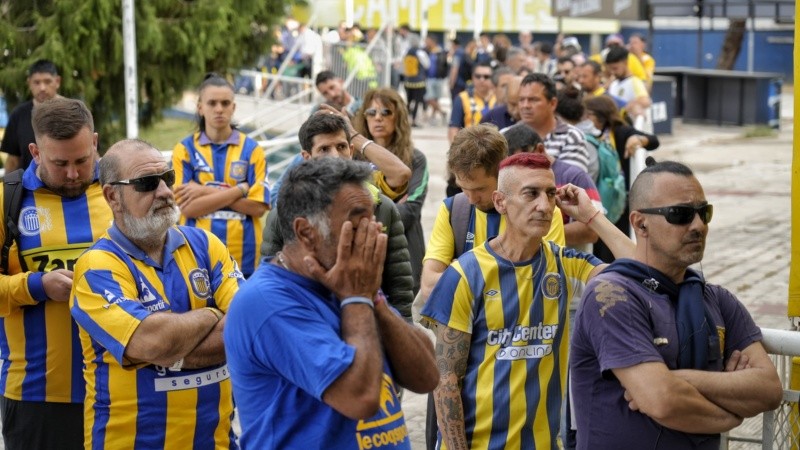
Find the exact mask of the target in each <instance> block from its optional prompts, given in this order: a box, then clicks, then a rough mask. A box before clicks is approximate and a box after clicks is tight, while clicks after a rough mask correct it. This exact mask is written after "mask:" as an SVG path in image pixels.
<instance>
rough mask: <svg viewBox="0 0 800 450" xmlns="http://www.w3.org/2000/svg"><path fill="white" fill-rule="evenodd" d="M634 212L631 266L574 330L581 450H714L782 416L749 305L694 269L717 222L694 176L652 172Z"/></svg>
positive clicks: (602, 291)
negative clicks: (771, 413) (747, 421)
mask: <svg viewBox="0 0 800 450" xmlns="http://www.w3.org/2000/svg"><path fill="white" fill-rule="evenodd" d="M650 162H652V160H651V161H650ZM630 209H631V213H630V222H631V226H632V227H633V228H634V230H635V231H636V238H637V242H636V249H635V251H634V253H633V257H632V259H617V260H616V261H615V262H614V263H613V264H611V265H610V266H608V267H607V268H606V270H605V271H604V272H603V273H601V274H600V275H599V276H597V277H596V278H594V279H593V280H592V281H591V282H590V283H589V284H588V285H587V286H586V290H585V292H584V296H583V302H582V305H581V309H580V310H579V312H578V316H577V318H576V320H575V330H574V333H573V341H572V348H571V352H570V353H571V356H570V358H571V360H570V368H571V369H570V370H571V373H572V395H573V399H574V404H575V406H576V409H575V413H576V417H577V425H578V446H577V448H578V449H589V448H591V449H600V450H603V449H627V448H637V449H656V448H657V449H674V448H694V449H715V450H716V449H718V448H719V445H720V434H719V433H721V432H725V431H728V430H730V429H732V428H734V427H736V426H738V425H739V424H741V423H742V419H743V418H744V417H752V416H754V415H756V414H758V413H761V412H763V411H767V410H771V409H774V408H776V407H777V406H778V404H779V403H780V401H781V397H782V391H781V384H780V380H779V379H778V375H777V373H776V371H775V366H774V365H773V364H772V362H771V360H770V359H769V357H768V356H767V353H766V352H765V350H764V347H763V346H762V345H761V342H760V341H761V332H760V330H759V328H758V327H757V326H756V325H755V323H754V322H753V319H752V318H751V317H750V314H749V313H748V312H747V310H746V309H745V307H744V305H742V304H741V303H740V302H739V301H738V300H737V299H736V297H734V296H733V294H731V293H730V292H729V291H727V290H725V289H724V288H722V287H720V286H717V285H712V284H707V283H706V282H705V280H704V279H703V276H702V274H701V273H700V272H697V271H695V270H693V269H690V268H689V266H691V265H692V264H696V263H699V262H700V261H701V260H702V258H703V251H704V249H705V240H706V235H707V233H708V222H709V221H710V220H711V216H712V212H713V209H712V207H711V205H710V204H708V201H707V200H706V197H705V194H704V193H703V188H702V186H701V185H700V182H699V181H698V180H697V178H695V177H694V174H693V173H692V171H691V170H690V169H689V168H688V167H686V166H685V165H683V164H680V163H677V162H671V161H665V162H661V163H657V164H654V165H651V166H649V167H647V168H646V169H645V170H643V171H642V172H641V173H640V174H639V176H638V178H637V179H636V181H635V182H634V184H633V186H632V187H631V191H630Z"/></svg>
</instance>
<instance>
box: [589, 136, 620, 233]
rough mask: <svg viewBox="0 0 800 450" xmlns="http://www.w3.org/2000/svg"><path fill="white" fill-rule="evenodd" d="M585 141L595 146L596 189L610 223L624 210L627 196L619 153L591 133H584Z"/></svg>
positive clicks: (614, 221)
mask: <svg viewBox="0 0 800 450" xmlns="http://www.w3.org/2000/svg"><path fill="white" fill-rule="evenodd" d="M586 141H587V142H589V143H591V144H592V145H594V146H595V147H597V160H598V163H599V166H600V168H599V170H598V173H597V191H598V192H599V193H600V200H602V201H603V208H605V209H606V217H608V220H610V221H611V223H616V222H617V220H619V218H620V217H621V216H622V213H623V212H625V202H626V200H627V196H628V194H627V192H628V190H627V189H626V186H625V176H624V175H623V173H622V165H621V164H620V162H619V154H617V151H616V150H614V148H612V147H611V145H610V144H609V143H608V142H606V141H605V140H603V141H601V140H599V139H597V138H596V137H595V136H592V135H591V134H587V135H586Z"/></svg>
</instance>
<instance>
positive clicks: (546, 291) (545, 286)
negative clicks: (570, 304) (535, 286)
mask: <svg viewBox="0 0 800 450" xmlns="http://www.w3.org/2000/svg"><path fill="white" fill-rule="evenodd" d="M542 294H543V295H544V296H545V297H546V298H551V299H557V298H559V297H561V275H559V274H557V273H548V274H547V275H545V276H544V279H543V280H542Z"/></svg>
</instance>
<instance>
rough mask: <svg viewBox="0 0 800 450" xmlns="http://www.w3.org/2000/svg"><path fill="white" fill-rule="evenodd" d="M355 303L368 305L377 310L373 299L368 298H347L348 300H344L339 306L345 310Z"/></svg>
mask: <svg viewBox="0 0 800 450" xmlns="http://www.w3.org/2000/svg"><path fill="white" fill-rule="evenodd" d="M355 303H360V304H362V305H367V306H369V307H370V308H373V309H375V303H373V302H372V299H369V298H367V297H347V298H346V299H344V300H342V303H340V304H339V307H340V308H342V309H344V307H345V306H347V305H352V304H355Z"/></svg>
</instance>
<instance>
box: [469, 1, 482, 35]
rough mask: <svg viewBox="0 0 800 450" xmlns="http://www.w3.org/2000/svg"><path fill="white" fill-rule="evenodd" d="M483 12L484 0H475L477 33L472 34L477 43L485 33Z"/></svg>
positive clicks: (475, 27) (475, 26)
mask: <svg viewBox="0 0 800 450" xmlns="http://www.w3.org/2000/svg"><path fill="white" fill-rule="evenodd" d="M483 10H484V8H483V0H475V25H474V29H475V31H474V32H473V33H472V37H473V38H474V39H475V40H476V41H477V40H478V39H480V37H481V32H482V31H483Z"/></svg>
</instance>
